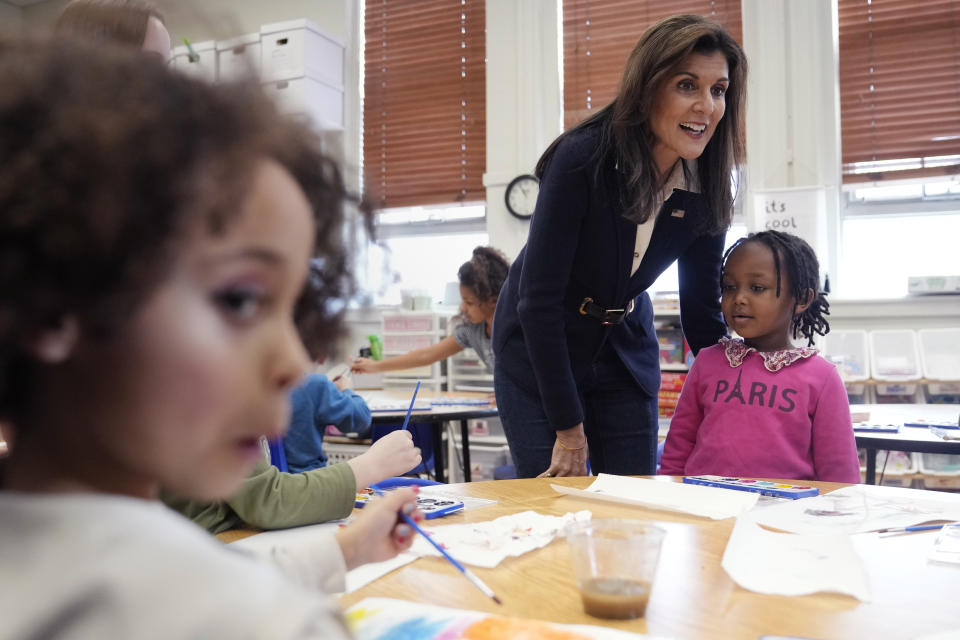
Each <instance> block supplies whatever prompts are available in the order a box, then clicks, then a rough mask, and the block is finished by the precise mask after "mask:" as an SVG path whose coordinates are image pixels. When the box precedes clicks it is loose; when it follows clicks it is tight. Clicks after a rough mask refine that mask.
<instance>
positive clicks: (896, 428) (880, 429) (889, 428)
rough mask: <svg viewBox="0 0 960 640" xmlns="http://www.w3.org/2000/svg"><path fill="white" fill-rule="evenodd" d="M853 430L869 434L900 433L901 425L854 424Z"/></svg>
mask: <svg viewBox="0 0 960 640" xmlns="http://www.w3.org/2000/svg"><path fill="white" fill-rule="evenodd" d="M853 430H854V431H861V432H868V433H899V432H900V425H899V424H893V423H887V424H883V423H879V422H854V423H853Z"/></svg>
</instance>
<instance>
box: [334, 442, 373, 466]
mask: <svg viewBox="0 0 960 640" xmlns="http://www.w3.org/2000/svg"><path fill="white" fill-rule="evenodd" d="M369 449H370V445H368V444H341V443H339V442H324V443H323V452H324V453H325V454H326V455H327V466H329V465H332V464H337V463H338V462H346V461H347V460H351V459H353V458H356V457H357V456H359V455H361V454H363V453H366V452H367V450H369Z"/></svg>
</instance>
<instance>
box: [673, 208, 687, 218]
mask: <svg viewBox="0 0 960 640" xmlns="http://www.w3.org/2000/svg"><path fill="white" fill-rule="evenodd" d="M686 213H687V212H686V211H684V210H683V209H674V210H673V211H671V212H670V215H671V216H672V217H674V218H682V217H683V216H684V215H686Z"/></svg>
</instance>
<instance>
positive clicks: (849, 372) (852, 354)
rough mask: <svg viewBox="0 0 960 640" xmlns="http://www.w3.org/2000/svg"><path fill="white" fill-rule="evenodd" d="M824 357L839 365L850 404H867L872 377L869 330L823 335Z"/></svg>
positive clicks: (832, 332)
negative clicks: (868, 383) (869, 381)
mask: <svg viewBox="0 0 960 640" xmlns="http://www.w3.org/2000/svg"><path fill="white" fill-rule="evenodd" d="M823 357H824V358H826V359H827V360H829V361H830V362H832V363H834V364H835V365H836V366H837V371H839V372H840V377H841V378H842V379H843V382H844V386H845V387H846V388H847V399H848V400H849V402H850V404H867V403H868V402H869V398H868V387H867V385H866V384H863V382H864V381H865V380H868V379H869V378H870V347H869V344H868V341H867V332H866V331H862V330H851V331H831V332H830V333H828V334H827V335H825V336H824V337H823Z"/></svg>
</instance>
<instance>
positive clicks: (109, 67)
mask: <svg viewBox="0 0 960 640" xmlns="http://www.w3.org/2000/svg"><path fill="white" fill-rule="evenodd" d="M0 86H2V87H3V88H4V89H3V91H2V92H0V158H3V159H4V168H3V171H2V172H0V418H2V417H8V418H15V417H16V416H17V415H18V413H19V411H20V410H22V409H23V408H24V407H25V404H24V403H25V402H26V401H25V400H24V399H25V398H29V397H30V389H31V388H32V385H31V379H32V377H33V376H34V375H35V373H36V372H37V371H38V367H40V366H41V365H40V364H39V363H38V362H37V361H36V360H35V359H34V357H33V356H32V355H31V353H30V351H29V350H28V349H26V345H27V344H28V341H29V340H30V338H31V337H32V336H35V335H36V334H37V332H38V331H40V330H41V329H42V328H44V327H50V326H56V325H57V324H59V323H60V322H61V321H62V319H63V318H65V317H68V316H70V317H74V318H76V319H77V321H78V324H79V325H80V327H81V330H82V332H83V335H85V336H90V337H92V338H93V339H104V340H108V339H110V337H111V336H112V335H115V333H116V331H117V330H118V328H119V327H121V326H122V325H123V323H124V322H125V321H126V320H127V318H128V317H129V315H130V314H131V312H132V311H133V310H135V309H136V307H137V306H138V304H140V303H141V302H142V301H144V300H145V298H146V297H147V296H148V295H149V294H150V293H151V291H152V290H153V289H154V287H156V286H157V285H158V284H159V282H160V281H161V279H162V278H163V277H164V275H165V274H166V272H167V270H168V269H169V267H170V265H171V263H172V260H173V257H174V255H175V249H176V246H177V242H178V241H180V240H181V239H182V237H183V236H184V234H185V233H186V232H187V231H188V229H190V228H195V225H197V224H198V223H200V224H206V225H207V227H208V228H209V230H210V232H211V233H214V234H218V233H222V232H223V231H224V229H225V228H226V227H227V226H228V225H229V224H230V223H231V221H232V220H233V218H234V217H235V216H236V215H237V212H238V211H239V210H240V208H241V207H240V205H241V203H242V201H243V200H244V199H245V197H246V193H247V189H248V188H249V184H250V177H251V172H252V171H253V169H254V168H255V166H256V165H257V164H258V162H260V161H262V160H263V159H264V158H269V159H273V160H275V161H276V162H278V163H279V164H280V165H282V166H283V167H284V168H286V170H287V171H289V172H290V174H291V175H292V176H293V177H294V179H295V180H296V182H297V183H298V184H299V185H300V187H301V188H302V189H303V192H304V193H305V194H306V197H307V199H308V201H309V202H310V204H311V206H312V208H313V211H314V218H315V222H316V248H315V252H316V255H317V256H319V257H320V259H319V260H315V261H314V268H313V269H312V274H311V284H310V287H307V288H306V291H309V295H308V294H306V293H305V294H303V295H302V296H301V300H300V302H299V303H298V307H297V315H298V316H299V317H301V318H305V317H309V326H310V329H311V336H312V340H313V347H314V348H315V349H319V348H325V347H327V346H329V345H330V344H332V343H333V342H334V341H335V340H336V339H338V338H339V337H340V335H341V331H342V316H343V310H344V305H343V304H342V303H341V304H336V301H343V300H346V299H347V298H348V297H349V296H350V295H352V294H353V292H354V290H355V285H354V280H353V277H352V274H351V273H350V272H349V269H348V260H347V255H346V250H345V248H344V244H343V240H342V237H343V236H342V228H343V224H344V222H345V216H346V215H347V213H346V212H345V207H344V205H345V203H348V202H350V203H354V204H356V205H357V206H356V209H357V210H358V211H359V212H360V214H359V215H361V216H363V219H364V222H365V224H366V225H367V228H368V229H370V228H371V225H372V223H371V218H370V211H369V209H368V208H367V207H366V206H365V205H363V204H362V203H359V202H357V201H356V200H355V199H354V198H352V197H351V196H350V195H349V194H348V193H347V191H346V189H345V186H344V183H343V180H342V177H341V174H340V171H339V169H338V167H337V165H336V163H335V162H334V161H333V160H331V159H329V158H328V157H326V156H325V155H323V154H322V153H321V152H320V151H319V149H320V140H319V138H318V137H317V135H315V134H314V133H313V132H311V131H310V130H309V129H308V128H307V127H306V126H305V125H303V124H301V123H298V122H296V121H294V120H292V119H290V118H286V117H282V116H280V115H278V113H277V112H276V109H275V108H274V106H273V104H272V103H271V102H270V100H269V98H267V97H266V96H265V95H264V94H263V93H262V91H261V90H260V89H259V87H257V86H256V85H254V84H235V85H218V86H210V85H207V84H204V83H202V82H200V81H198V80H194V79H191V78H189V77H187V76H185V75H182V74H177V73H175V72H172V71H170V70H168V69H167V68H166V66H165V65H163V64H162V63H161V62H160V61H158V60H156V59H155V58H154V57H152V56H149V55H142V54H139V53H131V51H130V50H129V49H124V50H119V49H117V50H114V49H112V48H111V47H109V46H103V45H100V46H96V47H92V46H90V45H85V44H82V43H76V42H73V43H71V42H61V43H41V42H33V43H23V42H21V43H8V44H4V43H0Z"/></svg>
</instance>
